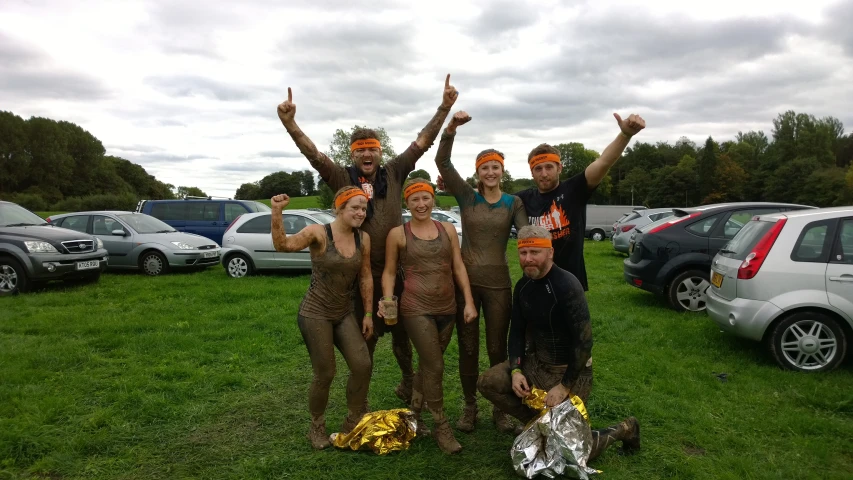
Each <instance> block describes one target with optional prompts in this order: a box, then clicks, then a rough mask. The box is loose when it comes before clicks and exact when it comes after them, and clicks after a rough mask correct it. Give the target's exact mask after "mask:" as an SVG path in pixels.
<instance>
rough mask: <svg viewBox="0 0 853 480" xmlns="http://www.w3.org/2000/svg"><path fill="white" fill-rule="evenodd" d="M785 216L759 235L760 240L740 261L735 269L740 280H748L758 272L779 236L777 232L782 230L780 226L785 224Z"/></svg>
mask: <svg viewBox="0 0 853 480" xmlns="http://www.w3.org/2000/svg"><path fill="white" fill-rule="evenodd" d="M787 220H788V219H787V218H782V219H779V220H777V221H776V223H775V224H774V225H773V227H771V228H770V230H768V231H767V233H765V234H764V236H763V237H761V240H759V241H758V243H757V244H755V248H753V249H752V251H751V252H749V255H747V256H746V258H745V259H744V260H743V262H741V264H740V267H739V268H738V269H737V278H738V279H741V280H749V279H750V278H752V277H754V276H755V275H757V274H758V270H759V269H760V268H761V265H762V264H764V260H765V259H766V258H767V254H769V253H770V249H771V248H772V247H773V244H774V243H776V239H777V238H778V237H779V232H781V231H782V227H784V226H785V222H786V221H787Z"/></svg>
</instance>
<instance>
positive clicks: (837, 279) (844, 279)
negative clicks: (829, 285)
mask: <svg viewBox="0 0 853 480" xmlns="http://www.w3.org/2000/svg"><path fill="white" fill-rule="evenodd" d="M829 279H830V280H832V281H833V282H853V275H849V274H846V273H845V274H844V275H842V276H840V277H829Z"/></svg>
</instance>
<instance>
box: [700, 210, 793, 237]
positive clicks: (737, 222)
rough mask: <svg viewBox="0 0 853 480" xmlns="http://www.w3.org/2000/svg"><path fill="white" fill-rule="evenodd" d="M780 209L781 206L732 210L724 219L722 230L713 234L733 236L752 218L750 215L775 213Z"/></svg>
mask: <svg viewBox="0 0 853 480" xmlns="http://www.w3.org/2000/svg"><path fill="white" fill-rule="evenodd" d="M780 210H781V208H750V209H746V210H736V211H734V212H732V215H731V216H730V217H729V219H728V220H726V224H725V225H724V226H723V231H722V232H718V233H717V234H715V236H717V235H721V236H722V237H723V238H735V235H737V232H739V231H740V229H741V228H743V226H744V225H746V224H747V223H748V222H749V221H750V220H752V217H754V216H756V215H764V214H767V213H775V212H778V211H780Z"/></svg>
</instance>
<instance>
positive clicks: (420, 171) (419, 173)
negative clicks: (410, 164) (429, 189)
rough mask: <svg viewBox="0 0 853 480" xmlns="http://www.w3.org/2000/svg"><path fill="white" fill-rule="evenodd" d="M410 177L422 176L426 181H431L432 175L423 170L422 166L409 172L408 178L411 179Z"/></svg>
mask: <svg viewBox="0 0 853 480" xmlns="http://www.w3.org/2000/svg"><path fill="white" fill-rule="evenodd" d="M412 178H423V179H424V180H426V181H428V182H431V181H432V177H431V176H430V174H429V172H427V171H426V170H424V169H422V168H421V169H418V170H415V171H414V172H412V173H410V174H409V179H412Z"/></svg>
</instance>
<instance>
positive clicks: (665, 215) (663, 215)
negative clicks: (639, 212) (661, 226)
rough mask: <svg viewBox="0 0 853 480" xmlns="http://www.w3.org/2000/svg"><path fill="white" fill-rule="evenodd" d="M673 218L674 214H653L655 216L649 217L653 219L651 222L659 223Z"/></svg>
mask: <svg viewBox="0 0 853 480" xmlns="http://www.w3.org/2000/svg"><path fill="white" fill-rule="evenodd" d="M671 216H672V212H662V213H653V214H651V215H649V218H650V219H651V221H653V222H657V221H658V220H661V219H664V218H667V217H671Z"/></svg>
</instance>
